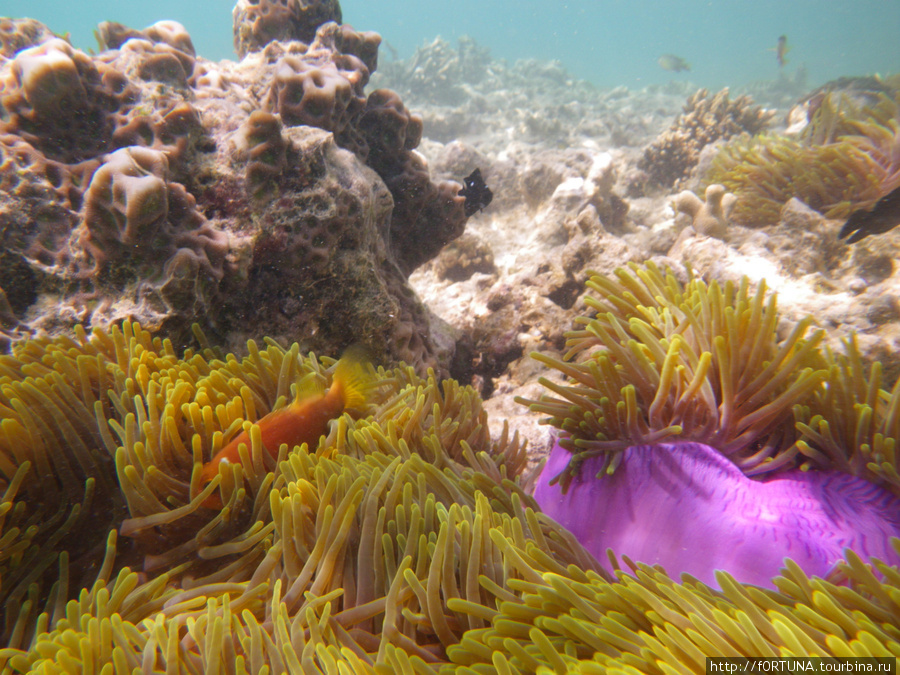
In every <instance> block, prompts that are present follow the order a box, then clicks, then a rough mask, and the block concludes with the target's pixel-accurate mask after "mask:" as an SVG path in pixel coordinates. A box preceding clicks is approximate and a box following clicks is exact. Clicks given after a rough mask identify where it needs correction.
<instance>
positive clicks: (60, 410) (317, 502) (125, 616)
mask: <svg viewBox="0 0 900 675" xmlns="http://www.w3.org/2000/svg"><path fill="white" fill-rule="evenodd" d="M197 338H198V340H199V341H200V345H201V347H200V350H199V351H193V350H188V351H186V352H185V354H184V355H183V357H180V358H179V357H178V356H176V355H175V353H174V349H173V347H172V345H171V344H170V343H168V342H166V341H163V340H159V339H158V338H155V337H153V336H152V335H150V334H149V333H147V332H146V331H144V330H142V329H141V328H140V327H139V326H137V325H135V324H130V323H125V324H123V326H122V327H121V328H114V329H113V330H111V331H110V332H105V331H102V330H99V329H97V330H94V331H93V332H92V333H91V334H90V335H88V334H86V333H84V332H79V333H78V334H76V336H75V338H74V339H66V338H56V339H53V340H49V339H42V340H31V341H27V340H26V341H23V342H20V343H17V344H16V345H15V347H14V351H13V353H12V354H11V355H10V356H7V357H2V358H0V392H2V393H3V397H4V398H3V400H2V402H3V405H4V406H6V408H4V426H3V432H4V436H3V437H2V445H0V461H2V464H0V471H2V474H0V491H2V494H3V498H2V502H0V540H2V541H3V543H4V545H3V547H2V549H0V550H2V551H3V557H2V559H0V564H2V565H4V566H5V567H4V568H3V576H2V579H3V586H2V591H3V593H4V596H5V599H6V602H7V617H8V619H7V621H8V625H7V633H6V646H5V647H3V648H0V670H2V672H4V673H7V672H9V673H13V672H38V671H42V670H47V671H49V670H63V671H68V672H83V671H93V670H96V669H100V668H101V667H102V666H103V665H105V664H112V666H113V667H114V668H115V669H116V670H122V671H133V670H135V669H143V670H145V671H162V670H165V671H167V672H174V673H193V672H208V673H213V672H220V671H225V670H227V671H228V672H235V673H245V672H254V673H259V672H266V671H267V672H290V673H342V672H354V673H387V672H404V673H434V672H459V673H461V674H464V673H472V672H479V673H480V672H487V673H517V672H518V673H535V672H536V671H537V669H538V668H540V667H541V666H542V665H543V666H551V667H553V668H555V669H556V670H557V671H558V672H563V671H564V670H565V668H569V667H572V668H574V667H580V666H578V664H579V663H582V662H584V663H585V664H586V663H587V662H588V661H591V660H593V661H597V662H599V663H600V664H604V663H605V664H607V665H608V666H613V665H616V664H618V665H620V666H622V667H630V668H633V669H636V670H637V671H640V672H646V673H657V672H664V671H665V670H666V669H668V668H669V667H670V666H672V664H682V666H683V667H688V668H694V666H693V665H692V664H693V662H694V660H695V657H696V655H697V654H698V653H703V652H706V653H707V654H708V655H715V654H720V653H722V654H729V653H732V652H734V653H737V654H754V655H757V654H758V655H761V654H770V653H774V654H789V653H790V654H816V655H819V654H840V655H845V654H847V653H850V652H853V653H859V650H860V649H862V647H861V646H860V645H864V646H865V649H868V650H869V652H870V653H872V654H873V655H887V654H890V653H893V654H900V645H898V639H900V635H898V632H897V630H896V629H894V628H892V626H896V625H898V624H900V609H898V605H897V603H896V602H895V600H894V599H893V597H894V595H893V594H895V593H896V590H895V589H896V587H897V586H898V585H900V583H898V581H900V580H898V576H897V572H896V570H895V569H894V568H888V567H886V566H884V565H881V566H880V567H878V568H877V571H878V573H879V574H880V575H883V579H881V578H876V577H874V576H872V574H871V573H869V572H868V568H866V567H865V566H864V565H863V564H862V563H861V562H858V561H857V559H855V558H853V557H851V558H850V559H849V560H848V562H847V563H846V564H845V565H844V568H845V569H846V571H845V574H846V576H847V577H848V578H849V579H850V586H849V587H845V588H839V587H835V586H832V585H831V584H829V583H828V582H824V581H822V580H816V579H809V578H807V577H806V576H804V575H803V573H802V572H800V571H798V570H796V569H794V568H789V570H788V572H787V573H786V575H785V577H784V578H783V579H777V580H776V585H777V586H778V588H779V592H777V593H776V592H771V591H760V590H759V589H754V588H751V587H746V586H743V585H741V584H738V583H736V582H734V581H733V580H731V578H730V577H728V576H727V575H721V577H720V581H719V583H720V585H721V587H722V591H721V592H719V591H715V590H713V589H711V588H709V587H707V586H705V585H703V584H700V583H698V582H696V581H691V580H688V581H687V582H686V583H676V582H674V581H672V580H671V579H670V578H668V577H666V576H665V575H664V574H663V573H662V572H661V571H659V570H656V569H651V568H648V567H646V566H640V565H633V564H631V563H629V562H628V561H627V560H626V561H625V564H626V568H627V570H623V569H618V567H616V568H615V573H614V575H613V574H610V573H609V572H607V571H605V570H604V569H603V568H602V567H601V566H600V564H599V563H598V561H597V560H596V559H595V558H594V557H592V556H591V555H590V554H589V553H588V552H587V551H586V550H585V549H584V548H583V547H582V546H581V545H580V544H579V543H578V542H577V540H576V539H575V538H574V536H573V535H572V534H571V533H570V532H568V531H567V530H565V529H563V528H562V527H560V526H559V525H558V524H557V523H556V522H554V521H553V520H552V519H551V518H549V517H548V516H547V515H546V514H544V513H542V512H541V510H540V509H539V508H538V506H537V504H536V502H535V501H534V499H533V498H532V497H530V496H529V495H528V494H527V493H526V492H525V490H524V489H523V485H524V484H525V483H524V482H523V479H522V471H523V469H524V466H525V459H526V457H525V452H524V446H523V444H522V443H520V442H519V440H518V439H517V437H516V436H515V435H514V434H513V435H510V434H509V433H508V430H504V432H503V433H502V434H501V435H500V437H499V438H496V439H493V440H492V439H491V438H490V436H489V433H488V427H487V419H486V415H485V412H484V409H483V407H482V404H481V400H480V398H479V397H478V396H477V394H476V393H475V392H474V390H472V389H471V388H470V387H464V386H461V385H459V384H458V383H456V382H453V381H450V380H447V381H444V382H438V381H437V380H436V378H435V377H434V376H433V375H431V374H429V376H428V377H427V378H421V377H418V376H417V375H416V374H415V373H414V372H413V370H412V369H410V368H405V367H404V368H396V369H387V370H386V369H378V371H377V380H378V387H377V396H376V398H375V399H374V400H373V401H372V405H371V408H370V410H368V411H367V414H365V415H364V416H362V417H353V416H351V415H349V414H345V415H343V416H342V417H340V418H338V419H337V420H336V421H335V422H334V423H333V424H332V426H331V429H330V431H329V433H328V435H327V436H325V437H322V438H321V439H320V441H319V443H318V444H317V446H316V447H309V446H307V445H303V446H300V447H294V448H287V447H286V446H282V447H281V448H280V449H279V454H278V457H277V459H272V458H271V457H270V456H269V454H268V452H267V451H266V450H265V449H263V448H262V446H261V442H260V439H261V435H260V430H259V426H258V425H256V424H255V422H256V421H257V420H259V419H260V418H261V417H262V416H264V415H265V414H266V413H267V412H269V411H270V410H272V409H273V408H277V407H280V406H282V405H284V403H285V402H286V401H287V400H289V398H290V395H291V386H292V385H293V384H294V383H295V382H297V381H298V380H300V379H302V378H303V377H311V378H321V379H322V381H323V382H322V383H323V385H324V384H327V382H328V380H329V379H330V378H331V374H332V367H333V365H334V363H335V362H334V361H333V360H332V359H328V358H321V359H319V358H315V357H313V356H308V357H304V356H301V355H300V353H299V348H298V347H297V346H296V345H294V346H292V347H291V348H289V349H285V348H283V347H281V346H279V345H277V344H276V343H274V342H272V341H267V342H266V346H265V348H262V349H261V348H259V347H258V346H257V345H256V344H254V343H252V342H251V343H249V344H248V352H249V354H248V356H247V357H245V358H243V359H237V358H235V357H234V356H231V355H228V356H224V357H223V356H221V355H219V354H218V353H217V352H216V351H215V350H214V349H212V348H210V347H209V346H208V345H207V344H206V342H205V339H204V338H203V336H202V335H201V334H199V332H198V334H197ZM57 375H62V376H63V377H62V378H61V379H60V377H57ZM51 385H52V386H51ZM32 388H34V390H36V391H37V392H45V395H46V392H47V391H50V392H51V393H53V395H54V397H55V398H53V399H50V400H52V401H54V405H55V406H56V408H55V410H56V411H57V412H56V414H55V416H53V415H51V414H50V413H52V412H53V410H54V408H47V407H46V406H47V405H49V404H47V403H46V402H44V403H42V404H41V405H42V406H44V407H40V408H38V407H37V404H36V403H35V401H41V400H42V399H41V398H40V397H39V396H38V395H37V394H34V393H31V394H29V395H30V396H31V397H30V398H28V399H24V403H23V402H22V401H23V399H22V398H21V395H20V392H25V393H28V392H31V391H32ZM14 395H15V396H14ZM76 403H77V405H76ZM91 408H93V409H94V411H93V415H88V414H87V413H86V412H85V410H90V409H91ZM9 411H14V413H15V415H18V417H14V416H13V413H11V412H9ZM47 411H50V412H49V413H48V412H47ZM25 412H30V413H31V414H30V416H26V415H25V414H24V413H25ZM810 414H812V410H810ZM7 420H9V421H7ZM807 421H808V422H810V423H811V428H812V426H815V425H813V424H812V423H813V417H810V418H809V419H808V420H807ZM67 425H69V426H70V427H71V429H69V427H68V426H67ZM243 428H247V429H249V436H250V441H251V442H250V447H249V448H248V449H247V451H246V453H245V454H244V456H243V457H242V458H241V461H240V462H239V463H235V464H233V465H231V466H230V468H229V470H228V471H221V472H220V473H219V475H218V476H216V477H215V478H214V479H213V481H212V482H211V483H210V484H209V485H208V486H206V487H205V488H204V490H203V491H201V492H200V493H199V494H197V493H195V492H193V491H192V487H194V488H196V487H197V486H195V485H194V483H195V482H197V481H199V473H200V469H201V466H202V464H203V462H204V461H207V460H208V459H209V458H210V457H211V456H212V455H213V454H214V453H215V452H216V451H217V449H218V448H221V447H222V446H223V444H224V443H226V442H227V441H228V440H229V439H230V438H231V437H233V436H234V435H236V434H237V433H239V432H240V430H241V429H243ZM10 430H12V432H14V433H12V432H11V431H10ZM79 439H81V442H80V443H79ZM82 446H84V447H86V448H87V450H84V449H83V448H82ZM76 452H78V453H79V454H75V453H76ZM79 458H81V462H80V463H79V462H78V459H79ZM88 458H94V461H93V463H92V462H90V461H88ZM35 466H39V467H40V470H39V471H38V470H36V469H34V468H33V467H35ZM70 471H71V472H73V475H74V477H72V475H69V476H66V475H64V474H66V473H68V472H70ZM66 480H68V481H69V482H71V483H72V485H71V486H70V487H67V488H66V489H67V490H69V492H68V493H67V494H73V495H78V496H79V497H81V498H82V499H83V500H85V499H87V500H88V501H85V503H86V504H88V506H87V507H84V508H83V509H82V510H80V511H78V512H77V513H76V515H75V516H71V517H70V516H69V515H68V514H70V513H74V512H75V511H76V509H75V508H73V507H71V506H68V507H62V506H61V504H63V503H64V502H63V500H62V498H61V497H60V498H59V500H58V501H57V502H53V501H51V500H49V499H47V500H44V499H43V497H42V494H41V491H40V486H41V484H43V483H47V484H48V485H49V484H50V483H52V482H54V481H55V482H56V483H58V484H63V483H62V482H63V481H66ZM79 481H80V482H79ZM96 486H100V487H96ZM51 489H52V485H49V487H48V494H50V495H53V494H56V493H55V492H52V491H51ZM59 489H60V490H61V488H59ZM214 490H219V494H220V495H221V497H222V502H223V507H222V509H221V510H209V509H204V508H202V507H201V503H202V501H203V500H204V499H205V497H206V496H207V495H208V494H209V493H210V492H212V491H214ZM86 494H87V495H88V497H87V498H85V496H84V495H86ZM192 494H195V495H196V496H195V497H194V498H191V495H192ZM79 503H81V502H79ZM45 504H46V505H45ZM110 504H119V505H121V506H120V508H119V510H110V509H109V508H108V507H109V505H110ZM41 509H47V510H46V511H41ZM85 510H92V512H93V513H94V514H96V515H103V516H104V519H103V520H96V518H95V523H94V525H93V527H91V525H90V524H88V523H87V522H85V518H86V517H85V516H82V515H81V513H83V512H84V511H85ZM57 511H61V512H62V513H63V515H64V516H66V517H69V521H70V524H69V525H68V526H63V524H62V523H65V522H66V521H65V519H62V520H60V519H57V520H56V521H53V522H49V519H48V522H49V525H45V524H44V523H43V522H41V521H40V520H35V518H36V517H35V516H33V515H32V514H37V513H45V512H46V513H50V514H52V513H56V512H57ZM107 511H109V512H107ZM82 540H84V541H83V542H82ZM17 542H18V543H17ZM74 550H78V551H79V553H78V560H79V566H78V567H76V566H75V565H74V564H73V561H74V560H75V556H74V555H72V554H71V553H70V552H71V551H74ZM27 556H32V557H30V558H28V557H27ZM23 560H31V561H40V567H41V569H40V571H39V572H38V573H36V574H29V572H28V571H26V570H23V569H21V565H22V564H23V563H22V561H23ZM82 564H83V565H84V566H83V567H82ZM15 575H19V576H18V577H16V576H15ZM9 578H16V579H18V581H17V582H16V583H14V584H12V585H7V579H9ZM17 589H24V591H21V590H17ZM14 592H19V593H20V596H18V597H21V598H22V602H21V610H20V607H19V606H16V605H13V604H11V603H10V601H9V597H10V594H11V593H14ZM10 610H12V611H10ZM820 615H821V618H820ZM595 619H596V621H595ZM710 645H712V646H713V647H714V648H711V647H710ZM560 669H562V670H560Z"/></svg>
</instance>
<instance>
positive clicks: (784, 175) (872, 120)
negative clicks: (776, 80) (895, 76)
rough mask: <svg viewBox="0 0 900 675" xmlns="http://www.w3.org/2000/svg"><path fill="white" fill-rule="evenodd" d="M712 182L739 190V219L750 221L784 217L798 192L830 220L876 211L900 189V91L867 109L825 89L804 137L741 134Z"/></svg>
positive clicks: (719, 159) (716, 165)
mask: <svg viewBox="0 0 900 675" xmlns="http://www.w3.org/2000/svg"><path fill="white" fill-rule="evenodd" d="M705 180H706V181H707V182H708V183H721V184H722V185H724V186H725V187H726V188H727V189H728V190H730V191H731V192H734V194H735V195H736V196H737V198H738V200H737V203H736V205H735V208H734V212H733V217H734V219H735V220H737V221H738V222H741V223H746V224H752V225H761V224H769V223H774V222H776V221H777V220H778V215H779V213H780V212H781V207H782V206H783V205H784V204H785V202H787V201H788V200H789V199H791V198H792V197H796V198H797V199H799V200H800V201H802V202H804V203H805V204H807V205H808V206H809V207H811V208H813V209H815V210H817V211H820V212H821V213H822V214H823V215H824V216H825V217H827V218H846V217H847V216H848V215H850V213H851V212H852V211H854V210H856V209H868V208H871V207H872V206H873V205H874V204H875V202H877V201H878V200H879V199H880V198H881V197H883V196H884V195H886V194H888V193H889V192H891V191H892V190H894V189H895V188H897V187H900V94H897V95H895V97H894V98H893V99H891V98H889V97H888V96H886V95H882V96H881V99H880V100H879V102H878V103H877V104H875V105H873V106H866V107H857V106H855V105H854V104H853V103H852V102H851V101H850V100H849V99H847V98H845V97H842V96H841V95H840V94H837V93H828V94H825V95H824V98H822V100H821V102H820V104H819V106H818V108H817V109H816V111H815V112H814V113H813V115H812V118H811V120H810V123H809V124H808V125H807V126H806V128H805V129H804V130H803V133H802V134H801V136H800V137H799V138H797V139H794V138H789V137H785V136H776V135H762V136H755V137H749V136H742V137H740V138H737V139H735V140H734V141H732V142H730V143H728V144H727V145H725V146H724V147H723V148H722V149H721V150H720V151H719V154H718V155H717V156H716V157H715V159H714V160H713V163H712V165H711V167H710V170H709V172H708V173H707V175H706V178H705Z"/></svg>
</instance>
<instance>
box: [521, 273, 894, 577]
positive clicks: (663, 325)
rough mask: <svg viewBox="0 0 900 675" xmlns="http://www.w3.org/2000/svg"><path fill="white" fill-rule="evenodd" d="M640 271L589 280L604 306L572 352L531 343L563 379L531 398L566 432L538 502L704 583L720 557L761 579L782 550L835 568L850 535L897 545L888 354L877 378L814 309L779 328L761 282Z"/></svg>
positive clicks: (805, 562) (733, 569)
mask: <svg viewBox="0 0 900 675" xmlns="http://www.w3.org/2000/svg"><path fill="white" fill-rule="evenodd" d="M631 270H632V271H631V273H629V272H628V271H625V270H619V271H618V272H617V273H616V278H615V279H610V278H605V277H601V276H593V277H592V278H591V280H590V281H589V282H588V286H589V287H590V288H591V289H592V290H594V291H596V292H597V293H599V297H594V296H588V297H587V298H586V303H587V304H588V305H589V306H590V307H591V308H592V309H593V310H594V314H593V315H592V316H589V317H582V318H579V319H577V320H576V323H577V324H578V325H579V326H580V328H579V329H577V330H574V331H571V332H570V333H568V334H567V337H568V346H569V351H568V353H567V354H566V356H565V359H564V360H562V361H560V360H558V359H555V358H553V357H549V356H546V355H540V354H536V355H535V358H537V359H538V360H540V361H542V362H543V363H545V364H547V365H550V366H551V367H553V368H555V369H557V370H559V371H561V372H562V373H564V374H565V375H567V376H568V379H569V381H568V383H566V384H560V383H558V382H555V381H553V380H549V379H542V380H541V382H542V383H543V384H544V386H545V387H546V388H547V389H549V390H550V391H551V392H552V394H554V395H547V396H543V397H541V400H540V401H528V400H524V401H521V402H523V403H527V404H530V405H531V407H532V409H534V410H538V411H541V412H544V413H546V414H548V415H550V417H549V418H548V420H547V421H548V422H550V423H551V424H553V425H554V426H556V427H558V428H559V429H560V431H561V432H562V433H561V435H560V437H559V440H558V443H557V445H556V447H555V448H554V450H553V451H552V453H551V456H550V460H549V463H548V464H547V467H546V469H545V472H544V474H542V476H541V478H540V479H539V480H538V483H537V488H536V490H535V497H536V498H537V500H538V503H539V504H540V505H541V507H542V508H543V509H544V510H545V512H546V513H548V514H549V515H551V516H553V517H554V518H555V519H556V520H558V521H559V522H560V523H562V524H563V525H565V526H566V527H569V528H570V529H572V530H573V532H574V533H575V534H576V535H578V536H579V540H580V541H581V542H582V543H583V544H584V545H586V546H587V548H588V550H590V551H592V552H593V553H594V554H595V555H597V556H598V557H599V558H602V557H604V554H605V552H606V549H607V548H608V547H612V548H613V550H615V551H616V552H617V553H619V554H625V555H628V556H630V557H633V558H635V559H637V560H640V561H641V562H647V563H660V564H662V565H663V567H665V568H666V569H667V570H668V571H670V572H673V573H680V572H689V573H690V574H692V575H694V576H695V577H697V578H699V579H700V580H702V581H704V582H706V583H714V582H713V580H714V572H715V570H718V569H724V570H726V571H728V572H730V573H732V574H733V575H735V576H736V577H737V578H738V579H739V580H741V581H744V582H749V583H754V584H758V585H765V584H767V583H768V582H769V580H770V579H771V578H772V577H773V576H774V574H775V573H777V571H778V569H779V567H780V565H781V562H782V559H783V558H784V557H793V558H795V559H796V561H795V562H796V563H797V564H799V565H801V566H802V568H803V569H804V571H805V572H806V573H808V574H817V575H821V576H825V575H827V574H829V573H830V572H831V571H833V566H834V565H835V564H836V563H837V562H838V561H839V560H840V559H841V557H842V554H843V552H844V549H845V548H848V547H849V548H852V549H854V550H855V551H857V552H858V553H860V554H861V555H864V556H866V557H869V556H877V557H880V558H882V559H883V560H885V561H887V562H891V563H896V562H900V558H896V557H895V555H894V553H893V549H892V548H891V546H890V544H889V540H890V537H892V536H900V490H898V489H897V487H898V483H897V480H896V476H897V456H896V454H895V452H894V446H895V439H896V438H897V435H898V432H900V428H898V427H900V422H898V420H897V414H898V410H900V396H898V395H897V391H896V390H895V392H894V393H893V394H891V393H888V392H886V391H884V390H881V389H880V388H879V383H880V379H879V375H880V368H879V367H877V366H876V367H875V368H874V369H873V371H872V374H871V377H870V379H869V381H866V378H864V377H863V375H862V366H861V365H860V359H859V354H858V351H856V350H855V347H854V343H853V341H852V340H851V341H849V342H848V355H847V356H843V357H840V358H836V357H834V355H832V354H831V352H830V351H823V350H822V349H820V348H819V343H820V342H821V340H822V337H823V332H822V331H821V330H819V331H814V332H812V333H811V334H809V335H807V333H808V332H809V329H810V325H811V323H812V319H811V318H806V319H803V320H801V321H800V322H798V323H797V325H796V326H795V327H794V329H793V330H792V331H791V333H790V334H789V335H788V336H787V337H786V338H785V339H784V340H779V339H778V337H777V331H776V327H777V325H778V318H779V317H778V313H777V310H776V306H775V298H774V296H772V295H769V296H768V297H767V293H766V290H765V285H764V284H760V287H759V288H758V290H757V292H756V293H755V294H752V293H751V292H750V286H749V281H748V279H747V278H746V277H745V278H744V279H743V280H742V281H741V283H740V284H738V285H734V284H731V283H728V284H726V285H725V286H724V287H720V286H719V285H718V284H717V283H715V282H713V283H710V284H709V285H707V284H705V283H704V282H702V281H701V280H699V279H695V278H692V279H691V280H690V281H689V282H688V284H687V285H682V284H680V283H679V282H678V281H677V280H676V279H675V277H674V276H673V275H672V274H671V273H669V274H666V275H664V274H663V273H661V272H660V271H659V270H658V269H657V268H656V267H655V266H653V265H652V264H648V265H647V266H646V267H645V268H639V267H638V266H637V265H632V268H631ZM576 356H577V357H580V360H579V361H577V362H572V361H571V359H572V358H573V357H576ZM829 416H830V418H831V420H832V424H829V423H828V421H827V420H828V418H829ZM751 477H752V478H751ZM557 482H558V483H559V484H558V485H557V484H556V483H557ZM891 491H893V494H892V492H891ZM585 513H596V514H598V515H597V516H596V517H595V518H590V519H586V518H585V517H584V514H585ZM751 560H752V562H749V561H751Z"/></svg>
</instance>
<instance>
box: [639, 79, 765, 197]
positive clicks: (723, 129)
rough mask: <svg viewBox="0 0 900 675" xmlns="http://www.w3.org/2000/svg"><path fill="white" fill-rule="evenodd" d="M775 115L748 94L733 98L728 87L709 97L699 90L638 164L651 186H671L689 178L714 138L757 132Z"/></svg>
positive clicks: (706, 93)
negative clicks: (729, 94) (701, 152)
mask: <svg viewBox="0 0 900 675" xmlns="http://www.w3.org/2000/svg"><path fill="white" fill-rule="evenodd" d="M773 116H774V112H772V111H765V110H763V109H762V108H760V107H759V106H755V105H753V100H752V99H751V98H750V97H749V96H739V97H738V98H736V99H734V100H731V99H729V98H728V89H723V90H722V91H720V92H719V93H718V94H716V95H715V96H713V97H712V98H709V92H708V91H707V90H706V89H700V90H699V91H697V92H695V93H694V94H693V95H691V97H690V98H688V100H687V103H685V105H684V112H683V113H682V114H681V115H679V116H678V117H677V118H675V121H674V122H673V123H672V126H671V127H670V128H669V129H668V130H666V131H665V132H663V133H662V134H661V135H660V136H659V138H657V139H656V140H655V141H654V142H653V143H652V144H651V145H650V146H649V147H648V148H647V149H646V150H645V151H644V154H643V156H642V157H641V159H640V161H639V162H638V167H639V168H640V169H643V170H644V171H646V173H647V178H648V182H649V183H650V184H652V185H659V186H663V187H670V186H671V185H673V184H675V183H676V182H677V181H678V180H680V179H682V178H686V177H687V175H688V174H689V173H690V171H691V169H693V168H694V166H696V164H697V161H698V160H699V158H700V151H701V150H703V148H704V147H706V146H707V145H709V144H710V143H712V142H714V141H718V140H720V139H726V138H730V137H732V136H734V135H736V134H740V133H749V134H756V133H759V132H760V131H761V130H762V129H764V128H765V127H766V126H767V125H768V123H769V122H770V121H771V119H772V117H773Z"/></svg>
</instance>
